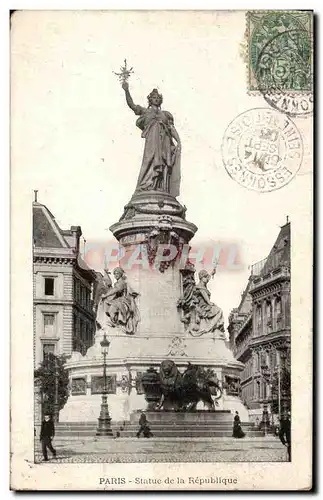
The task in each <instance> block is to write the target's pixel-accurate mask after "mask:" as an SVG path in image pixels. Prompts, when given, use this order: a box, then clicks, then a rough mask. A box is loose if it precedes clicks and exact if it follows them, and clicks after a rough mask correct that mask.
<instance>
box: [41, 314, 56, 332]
mask: <svg viewBox="0 0 323 500" xmlns="http://www.w3.org/2000/svg"><path fill="white" fill-rule="evenodd" d="M44 334H45V335H47V336H53V335H55V314H54V313H44Z"/></svg>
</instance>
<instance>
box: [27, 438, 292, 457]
mask: <svg viewBox="0 0 323 500" xmlns="http://www.w3.org/2000/svg"><path fill="white" fill-rule="evenodd" d="M53 444H54V447H55V448H56V450H57V457H56V459H54V458H50V457H51V454H50V452H49V453H48V457H49V459H50V460H49V462H48V463H82V462H83V463H95V462H107V463H120V462H121V463H122V462H146V463H147V462H164V463H165V462H285V461H286V460H287V452H286V448H285V447H284V446H283V445H282V444H281V443H280V441H279V439H277V438H273V437H268V438H254V439H252V438H250V439H242V440H235V439H232V438H209V439H203V438H199V439H183V438H181V439H179V438H177V439H176V438H175V439H167V438H159V439H158V438H152V439H149V440H148V439H132V438H129V439H106V438H98V439H97V438H93V439H88V440H70V441H65V442H58V443H55V441H54V443H53ZM41 461H42V454H41V450H40V446H39V442H37V443H36V446H35V462H41Z"/></svg>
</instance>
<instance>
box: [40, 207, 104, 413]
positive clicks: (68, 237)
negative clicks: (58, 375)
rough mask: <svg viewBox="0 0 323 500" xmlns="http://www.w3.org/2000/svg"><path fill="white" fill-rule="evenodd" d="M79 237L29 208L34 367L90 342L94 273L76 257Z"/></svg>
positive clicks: (46, 214)
mask: <svg viewBox="0 0 323 500" xmlns="http://www.w3.org/2000/svg"><path fill="white" fill-rule="evenodd" d="M81 235H82V231H81V228H80V226H72V227H71V228H70V229H69V230H62V229H61V228H60V227H59V226H58V224H57V222H56V221H55V218H54V216H53V215H52V214H51V212H50V211H49V210H48V208H47V207H46V206H45V205H42V204H41V203H38V202H37V201H35V202H34V203H33V317H34V366H35V368H37V367H38V366H39V365H40V364H41V363H42V361H43V360H44V358H45V357H46V355H47V354H48V353H53V354H55V355H63V354H64V355H66V356H67V357H68V356H70V355H71V354H72V351H79V352H81V353H82V354H85V352H86V350H87V349H88V348H89V347H90V346H91V345H92V344H93V342H94V334H95V313H94V310H93V296H92V295H93V284H94V282H95V280H96V273H95V272H94V271H93V270H91V269H89V267H88V266H87V265H86V263H85V262H84V261H83V260H82V258H81V256H80V237H81ZM38 410H39V409H38ZM36 413H37V414H39V411H38V412H36Z"/></svg>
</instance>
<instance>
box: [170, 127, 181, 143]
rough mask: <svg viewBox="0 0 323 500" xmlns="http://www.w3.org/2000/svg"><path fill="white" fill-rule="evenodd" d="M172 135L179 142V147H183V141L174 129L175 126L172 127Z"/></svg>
mask: <svg viewBox="0 0 323 500" xmlns="http://www.w3.org/2000/svg"><path fill="white" fill-rule="evenodd" d="M171 133H172V137H173V138H174V139H175V141H176V142H177V145H178V146H179V147H181V140H180V137H179V135H178V132H177V130H176V128H175V127H174V125H172V126H171Z"/></svg>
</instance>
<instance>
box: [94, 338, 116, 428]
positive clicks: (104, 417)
mask: <svg viewBox="0 0 323 500" xmlns="http://www.w3.org/2000/svg"><path fill="white" fill-rule="evenodd" d="M100 344H101V351H102V355H103V391H102V402H101V411H100V416H99V418H98V427H97V430H96V435H97V436H110V437H113V433H112V429H111V417H110V415H109V407H108V403H107V399H108V396H107V394H108V387H107V365H106V357H107V354H108V352H109V346H110V342H109V340H108V339H107V337H106V335H105V334H104V337H103V340H102V341H101V342H100Z"/></svg>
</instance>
